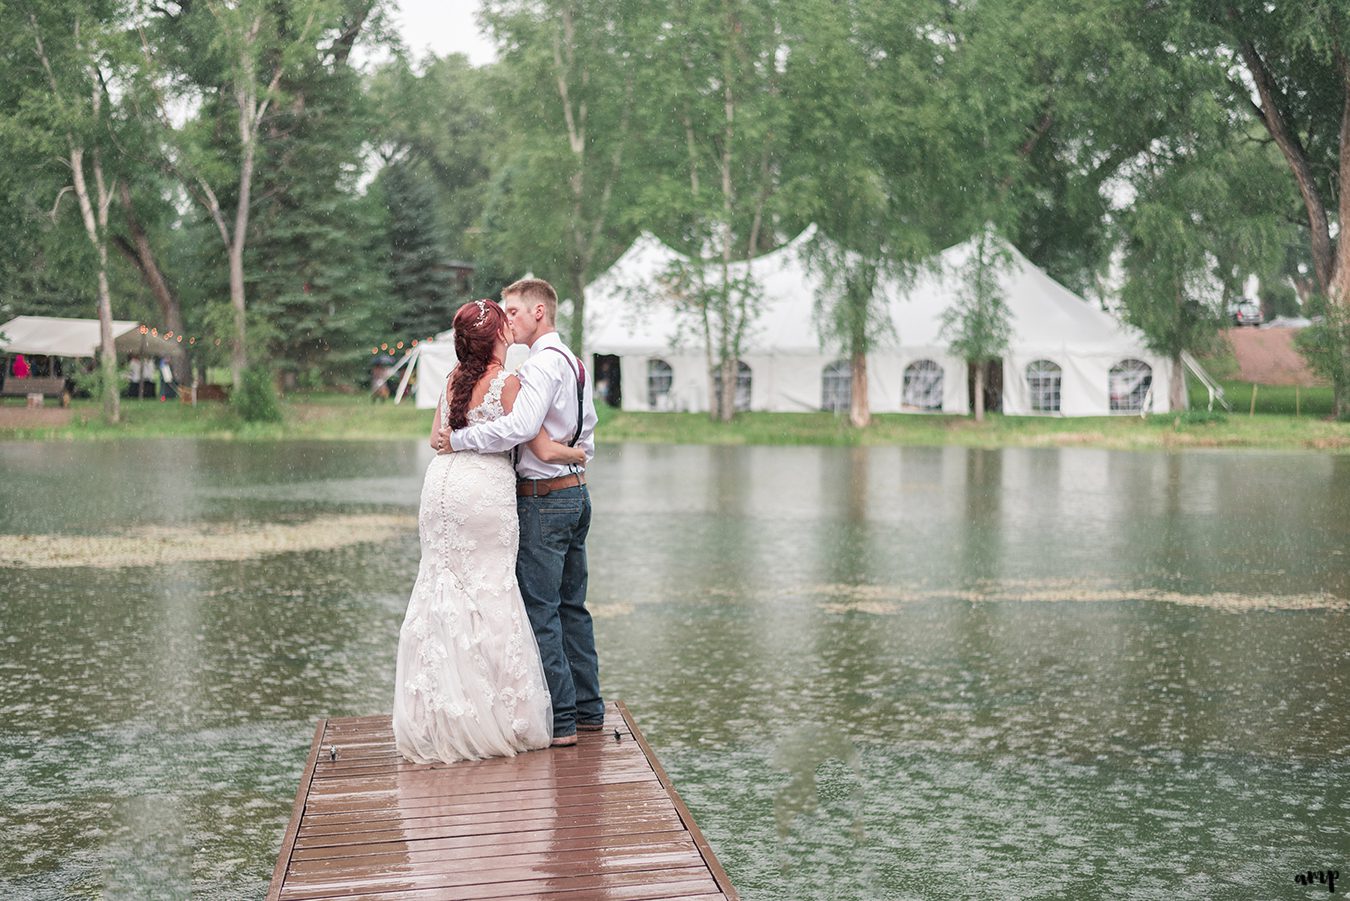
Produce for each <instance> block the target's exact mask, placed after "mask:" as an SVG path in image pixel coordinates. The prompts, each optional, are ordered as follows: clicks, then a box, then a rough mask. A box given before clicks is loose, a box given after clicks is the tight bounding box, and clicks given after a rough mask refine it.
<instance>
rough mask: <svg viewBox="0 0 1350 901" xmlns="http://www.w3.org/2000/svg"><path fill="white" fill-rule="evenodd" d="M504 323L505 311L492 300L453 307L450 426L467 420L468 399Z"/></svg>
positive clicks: (459, 426) (463, 424) (481, 374)
mask: <svg viewBox="0 0 1350 901" xmlns="http://www.w3.org/2000/svg"><path fill="white" fill-rule="evenodd" d="M505 324H506V311H505V310H503V309H502V308H501V306H500V305H498V304H497V302H496V301H492V300H473V301H470V302H468V303H466V304H465V305H464V306H462V307H460V308H459V309H458V310H456V311H455V320H454V322H453V323H451V328H453V329H454V330H455V357H456V358H458V360H459V364H458V365H457V366H455V371H454V373H453V374H452V375H451V376H450V392H449V394H450V398H449V403H450V428H452V429H462V428H464V427H465V426H466V425H468V424H469V400H470V398H471V397H472V396H473V388H474V386H475V385H477V384H478V380H479V379H481V378H482V377H483V373H485V372H487V368H488V364H489V363H491V362H492V350H493V347H494V346H495V345H496V343H497V335H498V334H500V333H501V330H502V326H504V325H505Z"/></svg>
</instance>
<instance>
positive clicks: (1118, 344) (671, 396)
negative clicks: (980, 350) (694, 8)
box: [433, 226, 1172, 416]
mask: <svg viewBox="0 0 1350 901" xmlns="http://www.w3.org/2000/svg"><path fill="white" fill-rule="evenodd" d="M814 236H815V226H811V227H809V228H808V229H807V230H806V231H804V232H803V233H802V234H801V235H799V236H797V238H795V239H794V240H793V241H791V242H789V243H788V244H786V245H784V246H783V247H780V248H779V249H777V250H775V251H773V252H771V253H768V254H765V255H764V256H761V257H757V258H755V259H753V260H749V261H746V262H741V263H736V264H733V271H732V277H733V278H741V277H744V276H746V275H749V276H750V277H752V278H753V279H754V280H755V282H756V283H757V284H758V285H759V286H760V288H761V289H762V306H761V309H760V310H759V311H758V312H757V314H756V315H755V316H754V318H753V321H752V325H751V327H750V329H749V332H748V334H747V336H746V339H745V341H744V343H743V345H742V347H743V350H742V354H741V358H740V375H739V377H738V382H737V389H738V396H737V406H738V408H742V409H750V410H770V411H800V410H819V409H840V408H841V406H842V408H844V409H846V408H847V399H848V393H849V381H850V375H849V365H848V361H847V359H845V358H843V355H842V354H841V353H840V352H839V350H838V348H837V347H833V348H832V347H829V346H828V345H826V346H824V347H822V344H821V341H820V339H819V334H820V332H819V327H818V324H817V321H816V315H815V307H816V296H817V293H818V292H819V291H820V290H821V288H822V283H823V277H822V275H821V273H820V272H819V271H818V269H817V268H815V267H813V266H812V265H811V264H810V262H809V260H808V243H809V242H810V241H811V240H812V239H813V238H814ZM975 240H976V239H972V240H970V241H967V242H966V243H964V244H959V245H956V246H954V247H951V248H948V249H947V250H945V251H943V252H942V253H941V254H939V255H938V259H936V260H935V261H933V263H934V265H930V266H925V267H923V269H922V270H921V271H920V274H919V275H918V276H917V278H916V279H915V280H914V282H913V284H912V285H910V286H909V287H908V288H907V289H906V288H904V287H903V286H901V285H900V284H899V283H897V282H896V281H894V280H883V281H882V283H881V284H879V285H878V291H880V292H881V295H882V296H883V297H884V298H885V303H886V307H887V310H888V314H889V317H890V321H891V326H892V329H891V334H890V335H889V336H888V337H886V338H882V339H881V340H879V341H878V342H877V343H876V346H875V348H874V350H873V351H872V352H871V353H870V354H869V355H868V360H867V371H868V401H869V403H870V405H871V408H872V411H873V412H877V413H892V412H943V413H966V412H968V411H969V409H970V400H969V389H968V386H967V381H968V380H967V373H968V367H967V364H966V362H965V361H964V360H962V359H960V358H959V357H957V356H955V355H954V354H952V353H951V351H950V349H949V346H948V342H947V341H946V340H944V338H943V336H942V334H941V331H942V315H943V312H944V311H945V310H947V309H949V308H950V307H951V306H952V305H953V304H954V303H956V302H957V300H958V298H959V296H960V294H961V292H962V291H964V290H965V287H964V285H963V283H962V278H961V275H960V273H961V272H962V270H963V267H964V266H965V264H966V262H967V260H968V259H969V257H970V254H971V252H972V250H973V248H974V246H975ZM1004 250H1005V251H1006V257H1007V259H1006V262H1004V263H1003V264H1002V265H1000V267H999V269H998V280H999V285H1000V288H1001V289H1002V292H1003V295H1004V298H1005V300H1006V302H1007V305H1008V309H1009V311H1010V315H1011V327H1012V338H1011V341H1010V342H1009V348H1008V351H1007V353H1006V354H1005V355H1004V357H1003V360H1002V367H1001V368H1002V410H1003V412H1005V413H1010V414H1048V415H1061V416H1104V415H1109V414H1112V413H1140V412H1142V411H1145V410H1153V411H1162V410H1166V409H1167V404H1168V386H1169V384H1170V380H1171V377H1172V367H1171V364H1170V362H1169V361H1167V360H1165V359H1164V358H1162V357H1160V356H1159V355H1157V354H1155V353H1153V352H1151V351H1149V350H1148V349H1147V348H1146V347H1145V345H1144V342H1143V339H1142V337H1141V336H1140V335H1139V334H1138V333H1137V332H1135V331H1134V330H1133V329H1130V328H1128V327H1126V326H1124V325H1123V324H1121V323H1120V322H1118V321H1117V320H1116V319H1115V318H1113V317H1112V316H1111V315H1110V314H1108V313H1106V312H1104V311H1102V310H1101V309H1099V308H1097V307H1096V306H1094V305H1093V304H1091V303H1088V302H1087V301H1085V300H1083V299H1082V298H1081V297H1078V296H1077V295H1075V294H1073V293H1072V292H1070V291H1069V290H1068V289H1067V288H1065V287H1064V286H1063V285H1060V284H1059V283H1058V282H1056V281H1055V280H1054V279H1052V278H1050V276H1048V275H1047V274H1046V273H1045V272H1044V271H1042V270H1041V269H1039V268H1038V267H1037V266H1035V265H1034V264H1033V263H1032V262H1031V261H1030V260H1028V259H1027V258H1026V257H1024V256H1023V255H1022V254H1021V253H1019V252H1018V251H1017V250H1016V248H1013V247H1011V246H1009V245H1005V246H1004ZM677 259H682V258H681V256H680V254H678V253H677V252H676V251H675V250H672V249H671V248H669V247H667V246H666V245H665V244H663V243H662V242H661V241H660V240H658V239H657V238H655V237H654V236H652V235H651V234H647V233H644V234H642V235H641V236H640V237H639V238H638V239H637V240H636V241H634V242H633V244H632V246H631V247H629V249H628V250H627V251H626V252H625V253H624V254H623V255H622V256H621V257H620V258H619V259H618V260H617V261H616V262H615V263H614V265H613V266H612V267H610V269H609V270H607V271H606V272H605V273H603V274H602V275H601V276H599V277H598V278H597V279H596V280H595V281H594V282H593V283H592V284H591V286H590V287H589V288H588V289H587V298H586V301H587V302H586V307H587V316H586V344H587V347H586V352H587V354H588V359H590V356H589V355H596V356H614V357H617V358H618V364H619V372H620V379H621V398H622V400H621V403H622V406H623V408H624V409H625V410H689V411H703V410H707V409H708V402H709V390H708V387H709V386H708V374H707V363H706V359H705V351H704V348H703V343H702V339H701V336H700V334H699V330H698V328H697V323H696V322H695V321H694V320H693V318H692V317H691V316H690V315H689V314H688V313H682V312H680V311H679V310H678V309H677V306H676V304H675V302H674V300H673V299H672V298H670V297H669V296H668V295H667V294H665V293H664V292H663V290H662V288H661V282H662V274H663V273H664V272H666V270H667V267H668V266H669V265H670V264H671V263H672V262H673V261H675V260H677ZM709 277H710V278H715V277H716V274H715V273H712V272H710V273H709ZM598 368H599V367H598V365H597V369H598ZM433 403H434V401H433Z"/></svg>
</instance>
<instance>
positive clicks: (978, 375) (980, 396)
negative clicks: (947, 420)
mask: <svg viewBox="0 0 1350 901" xmlns="http://www.w3.org/2000/svg"><path fill="white" fill-rule="evenodd" d="M984 366H985V363H984V361H983V360H980V361H979V362H978V363H976V364H975V421H976V422H984Z"/></svg>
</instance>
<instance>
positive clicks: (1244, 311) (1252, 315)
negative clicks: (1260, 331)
mask: <svg viewBox="0 0 1350 901" xmlns="http://www.w3.org/2000/svg"><path fill="white" fill-rule="evenodd" d="M1232 315H1233V324H1234V325H1260V324H1261V323H1262V322H1265V321H1266V317H1265V316H1263V315H1262V314H1261V305H1260V304H1259V303H1256V302H1255V301H1251V300H1244V301H1242V302H1241V303H1239V304H1236V305H1235V306H1234V307H1233V311H1232Z"/></svg>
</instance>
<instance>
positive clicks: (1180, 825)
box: [0, 441, 1350, 901]
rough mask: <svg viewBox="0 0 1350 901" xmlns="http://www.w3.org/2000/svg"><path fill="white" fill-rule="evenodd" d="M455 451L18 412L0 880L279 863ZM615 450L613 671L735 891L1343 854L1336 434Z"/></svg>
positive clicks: (4, 655) (1347, 858)
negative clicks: (35, 439)
mask: <svg viewBox="0 0 1350 901" xmlns="http://www.w3.org/2000/svg"><path fill="white" fill-rule="evenodd" d="M429 455H430V451H429V450H428V449H426V448H425V447H423V446H422V443H421V442H388V443H350V444H349V443H336V442H321V443H300V442H293V443H275V442H270V443H258V444H251V443H246V442H210V441H146V442H125V443H88V444H85V443H69V444H38V443H8V444H0V472H3V474H4V478H3V484H0V578H2V579H3V585H4V590H3V597H2V599H0V647H2V648H3V651H2V652H0V667H2V668H3V671H2V672H0V676H2V677H3V678H0V796H3V798H4V799H5V803H4V805H3V806H0V832H2V833H3V835H4V836H5V844H6V848H5V853H4V855H3V856H2V857H0V896H2V897H5V898H41V899H47V898H50V899H56V898H97V897H107V898H137V899H139V898H161V897H162V898H175V897H187V896H188V895H189V894H191V895H192V896H194V897H202V898H221V899H223V898H259V897H261V896H262V895H263V894H264V892H265V890H266V886H267V883H268V881H269V879H270V876H271V871H272V867H273V864H274V862H275V855H276V852H277V849H278V846H279V843H280V839H281V833H282V831H283V829H284V827H285V824H286V822H287V819H288V817H289V814H290V808H291V804H292V802H293V800H294V797H295V791H296V787H297V783H298V779H299V775H300V770H301V768H302V765H303V763H304V759H305V756H306V752H307V750H308V745H309V741H310V739H311V738H312V736H313V729H314V723H315V721H316V720H317V719H318V718H319V717H322V716H348V715H366V714H373V713H381V712H388V711H389V709H390V707H391V693H392V680H393V669H394V651H395V645H396V638H397V633H398V629H399V625H400V623H401V620H402V615H403V610H404V608H405V605H406V604H407V599H408V594H409V591H410V589H411V586H412V582H413V578H414V576H415V573H416V568H417V554H418V544H417V538H416V531H415V530H416V519H415V516H416V505H417V499H418V494H419V491H420V484H421V473H422V471H423V470H424V469H425V467H426V464H427V462H428V461H429V459H430V456H429ZM591 481H592V491H593V497H594V505H595V522H594V525H593V528H592V533H591V541H590V557H591V567H592V569H591V607H592V610H593V612H594V614H595V617H596V626H597V637H598V642H599V647H600V652H601V666H602V672H601V675H602V682H603V685H604V688H605V693H606V695H607V697H608V698H610V699H622V700H624V701H625V702H626V703H627V704H628V706H629V708H630V710H631V711H632V712H633V714H634V716H635V717H636V719H637V721H638V723H639V724H640V725H641V727H642V728H643V730H644V732H645V733H646V734H647V737H648V739H649V740H650V742H651V744H652V746H653V748H654V750H655V751H656V753H657V754H658V756H659V757H660V758H661V760H662V762H663V763H664V764H665V766H666V769H667V770H668V772H669V773H670V775H671V778H672V779H673V781H674V783H675V785H676V787H677V788H678V789H679V791H680V792H681V794H682V795H683V797H684V799H685V801H686V802H687V803H688V805H689V807H690V808H691V809H692V811H693V813H694V815H695V817H696V818H697V819H698V821H699V823H700V825H701V826H702V828H703V830H704V832H705V834H706V835H707V837H708V839H709V841H710V842H711V843H712V845H713V847H714V849H715V850H716V851H717V853H718V855H719V857H720V858H721V860H722V863H723V865H724V866H725V867H726V869H727V870H728V872H729V873H730V875H731V877H732V879H733V881H734V882H735V883H736V885H737V887H738V888H739V889H740V891H741V893H742V896H743V897H744V898H746V899H763V901H776V899H785V898H860V899H877V898H948V897H965V898H991V899H992V898H1038V897H1043V898H1063V897H1074V898H1097V897H1102V896H1106V895H1128V896H1130V897H1134V898H1150V899H1151V898H1156V899H1175V898H1196V899H1200V898H1206V899H1208V898H1211V897H1216V896H1229V897H1257V896H1260V897H1297V896H1302V895H1296V894H1295V892H1296V891H1297V892H1304V893H1305V892H1306V891H1307V890H1306V889H1302V888H1298V887H1296V886H1295V885H1294V882H1293V880H1294V876H1295V875H1296V874H1297V873H1300V872H1304V871H1306V870H1308V869H1324V868H1339V869H1340V871H1341V872H1342V873H1343V874H1344V875H1343V877H1342V878H1343V879H1344V880H1345V882H1346V884H1350V855H1347V836H1350V797H1348V790H1347V786H1350V723H1348V722H1347V717H1346V711H1347V710H1350V649H1348V648H1347V646H1346V642H1345V637H1346V635H1347V625H1350V623H1348V622H1347V612H1348V611H1350V516H1348V515H1347V513H1350V457H1347V456H1332V455H1314V454H1268V453H1245V452H1244V453H1235V452H1222V453H1220V452H1215V453H1203V452H1192V453H1188V454H1184V455H1175V454H1164V453H1131V452H1112V451H1099V450H1091V449H1044V450H1042V449H1010V450H1001V451H997V450H996V451H989V450H976V449H966V448H952V447H946V448H915V447H906V448H883V447H873V448H857V449H854V448H814V447H750V448H727V447H696V446H673V447H667V446H652V445H608V446H603V445H602V447H601V449H600V456H599V458H598V460H597V461H596V463H595V464H594V465H593V467H592V473H591ZM16 561H17V562H16ZM146 563H148V564H149V565H136V564H146Z"/></svg>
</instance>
